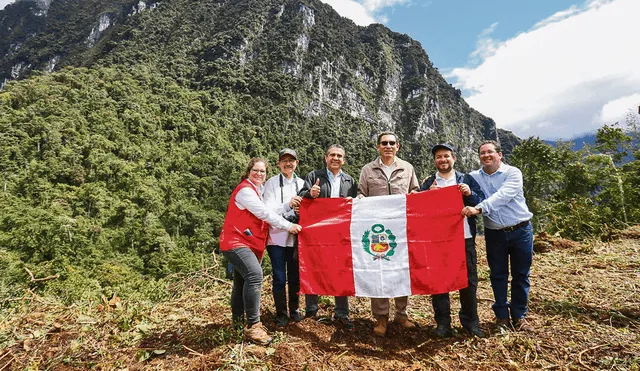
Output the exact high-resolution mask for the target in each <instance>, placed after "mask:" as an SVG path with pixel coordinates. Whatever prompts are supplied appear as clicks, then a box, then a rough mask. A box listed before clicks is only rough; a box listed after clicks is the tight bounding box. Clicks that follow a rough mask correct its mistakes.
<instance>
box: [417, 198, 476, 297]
mask: <svg viewBox="0 0 640 371" xmlns="http://www.w3.org/2000/svg"><path fill="white" fill-rule="evenodd" d="M463 207H464V204H463V202H462V194H461V193H460V191H459V190H458V187H454V186H452V187H445V188H441V189H436V190H430V191H425V192H420V193H418V194H409V195H407V241H409V266H410V268H411V269H410V272H411V273H410V274H411V292H412V293H413V294H414V295H423V294H441V293H445V292H451V291H456V290H459V289H462V288H465V287H467V286H468V279H467V264H466V254H465V247H464V225H463V224H462V223H463V222H464V219H463V216H462V215H461V214H460V212H461V211H462V208H463Z"/></svg>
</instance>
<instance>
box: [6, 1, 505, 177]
mask: <svg viewBox="0 0 640 371" xmlns="http://www.w3.org/2000/svg"><path fill="white" fill-rule="evenodd" d="M0 14H1V16H0V40H3V41H2V42H1V43H0V55H3V57H2V59H0V81H4V83H3V85H4V84H6V82H8V81H10V80H12V79H19V78H24V77H28V76H32V75H33V74H34V73H49V72H52V71H58V70H60V69H61V68H64V67H69V66H71V67H79V66H86V67H95V66H112V65H114V64H115V65H127V66H132V67H133V66H135V65H140V64H145V65H149V66H151V67H152V68H153V69H155V70H157V71H158V72H160V73H162V74H163V75H165V76H171V77H172V78H173V79H175V80H176V81H178V82H179V83H180V84H181V85H184V86H188V87H190V88H192V89H208V88H212V87H216V88H219V89H221V90H222V92H224V93H236V94H237V93H240V94H249V95H250V96H252V97H257V96H261V97H265V98H269V99H270V100H271V102H270V104H271V105H274V106H275V105H281V104H283V105H289V106H290V107H291V111H292V113H294V112H295V113H296V114H297V115H299V116H300V117H298V118H296V120H297V121H301V122H304V121H309V119H313V118H314V117H318V116H321V117H328V116H340V118H338V117H336V119H335V121H345V120H355V121H357V122H358V123H359V125H360V126H362V127H363V129H364V130H362V131H361V132H359V133H358V136H362V137H363V138H362V139H364V143H367V144H370V140H371V139H372V138H373V137H374V135H375V134H376V133H377V132H379V131H381V130H389V129H390V130H395V131H397V132H398V133H399V134H400V135H401V137H402V139H403V143H404V145H405V148H406V149H407V150H409V153H406V152H405V154H404V156H405V157H407V159H409V160H411V161H413V162H414V163H416V165H417V166H418V167H420V168H429V167H430V164H429V162H430V161H429V155H430V153H429V151H428V149H429V147H430V146H431V145H432V144H433V143H435V142H440V141H447V142H452V143H454V144H456V145H457V146H458V147H459V148H460V149H461V153H460V156H459V157H460V158H461V163H460V166H461V167H463V168H468V167H475V166H476V165H477V159H476V157H477V156H475V148H476V147H477V144H478V142H479V141H480V140H481V139H484V138H490V139H498V135H497V130H496V127H495V123H494V122H493V120H491V119H490V118H487V117H485V116H483V115H481V114H480V113H478V112H477V111H475V110H473V109H471V108H470V107H469V106H468V105H467V104H466V102H465V101H464V100H463V99H462V97H461V94H460V91H459V90H457V89H455V88H453V87H452V86H451V85H450V84H448V83H447V82H446V81H445V80H444V79H443V78H442V76H441V75H440V74H439V73H438V71H437V69H436V68H435V67H434V66H433V65H432V63H431V62H430V61H429V59H428V57H427V55H426V53H425V51H424V50H423V49H422V47H421V45H420V44H419V43H418V42H416V41H415V40H412V39H411V38H409V37H408V36H407V35H401V34H397V33H394V32H392V31H390V30H389V29H387V28H386V27H384V26H381V25H378V24H376V25H371V26H368V27H364V28H363V27H358V26H356V25H355V24H354V23H353V22H351V21H350V20H347V19H345V18H342V17H340V16H339V15H338V14H337V13H336V12H335V11H333V9H331V8H330V7H329V6H327V5H325V4H323V3H321V2H319V1H301V0H296V1H292V0H287V1H285V0H243V1H220V0H216V1H214V0H200V1H187V0H173V1H166V2H153V3H146V2H144V1H130V0H129V1H124V0H112V1H101V0H67V1H62V0H37V1H32V0H20V1H18V2H16V3H14V4H11V5H9V6H7V7H6V8H5V10H4V11H2V13H0ZM283 88H284V90H283ZM343 116H346V117H343ZM365 127H366V128H365ZM336 139H342V138H339V136H338V137H336V135H334V137H333V138H331V140H336ZM331 140H329V138H327V139H326V143H328V142H330V141H331ZM294 144H295V143H294ZM369 147H371V146H370V145H369ZM367 152H368V153H367V154H368V155H373V153H372V151H371V150H369V151H367ZM369 157H370V156H369ZM425 158H426V159H425ZM363 159H364V157H363Z"/></svg>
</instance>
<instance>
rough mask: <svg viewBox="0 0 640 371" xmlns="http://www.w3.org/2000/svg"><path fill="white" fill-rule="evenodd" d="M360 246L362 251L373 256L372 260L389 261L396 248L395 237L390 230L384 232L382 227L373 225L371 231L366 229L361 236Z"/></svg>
mask: <svg viewBox="0 0 640 371" xmlns="http://www.w3.org/2000/svg"><path fill="white" fill-rule="evenodd" d="M362 246H363V248H364V251H366V252H367V253H369V254H371V255H373V260H378V259H384V260H386V261H389V257H390V256H393V254H395V249H396V247H397V246H398V244H397V243H396V236H394V235H393V233H391V230H390V229H387V230H385V229H384V225H382V224H374V225H373V226H371V230H369V229H367V230H366V231H365V232H364V234H363V235H362Z"/></svg>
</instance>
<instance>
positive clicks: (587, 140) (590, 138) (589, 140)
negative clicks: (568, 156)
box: [544, 132, 596, 151]
mask: <svg viewBox="0 0 640 371" xmlns="http://www.w3.org/2000/svg"><path fill="white" fill-rule="evenodd" d="M544 142H545V143H547V144H549V145H551V146H554V147H555V146H556V144H557V141H555V140H545V141H544ZM563 142H571V143H573V146H572V147H571V149H572V150H574V151H578V150H580V149H582V148H584V147H585V145H587V146H590V147H593V146H594V145H595V144H596V133H595V132H593V133H587V134H583V135H580V136H577V137H575V138H572V139H569V140H567V141H563Z"/></svg>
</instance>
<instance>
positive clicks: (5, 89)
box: [0, 0, 517, 300]
mask: <svg viewBox="0 0 640 371" xmlns="http://www.w3.org/2000/svg"><path fill="white" fill-rule="evenodd" d="M0 55H1V56H2V58H1V59H0V81H3V83H2V90H1V91H0V136H1V140H0V176H1V178H0V180H1V181H2V185H3V190H2V192H3V197H2V200H1V202H0V215H1V216H0V247H2V248H4V249H5V250H4V251H3V254H4V255H3V259H4V262H5V263H3V264H4V266H5V267H6V268H7V269H9V268H8V267H11V266H14V265H13V264H14V263H15V264H18V263H17V262H23V263H26V264H29V267H31V268H30V269H31V270H32V271H33V273H34V274H36V276H47V275H52V274H61V275H62V278H63V279H60V280H56V281H55V282H50V283H47V284H46V287H47V289H50V290H53V291H56V290H57V291H56V293H57V294H58V295H62V296H66V297H68V298H69V299H70V300H72V299H73V298H78V297H81V296H83V295H94V294H95V293H97V292H100V290H103V292H104V290H107V289H106V288H109V289H108V290H112V289H113V287H125V286H126V287H134V286H136V285H137V284H138V283H140V282H141V281H137V280H138V278H136V277H138V276H137V274H138V273H144V274H147V275H150V276H152V277H157V278H159V277H164V276H165V275H167V274H170V273H171V272H177V271H182V270H188V269H196V268H198V267H199V266H201V265H202V264H205V263H203V262H206V261H207V259H210V256H209V255H208V254H210V252H211V251H212V250H214V249H215V248H216V247H217V236H218V235H219V232H220V228H221V225H222V221H223V219H224V214H225V211H226V205H227V202H228V197H229V195H230V193H231V190H232V189H233V187H234V186H235V185H236V184H237V182H238V179H239V176H240V173H241V171H242V168H243V167H244V166H245V165H246V163H247V161H248V159H249V158H250V157H252V156H265V157H267V158H268V159H269V160H270V161H271V162H272V163H274V162H275V159H276V153H277V151H278V150H279V149H280V148H282V147H284V146H289V147H293V148H295V149H296V150H298V153H299V154H300V157H301V160H302V163H301V166H300V171H299V173H301V174H305V173H306V172H308V171H310V170H311V169H313V168H316V167H319V166H321V160H322V155H323V152H324V150H325V148H326V147H327V146H328V145H330V144H332V143H336V142H337V143H340V144H342V145H343V146H345V147H346V149H347V160H348V164H347V165H346V167H345V170H346V171H347V172H349V173H351V174H352V175H354V176H356V177H357V176H358V174H359V172H360V168H361V167H362V166H363V165H364V164H365V163H367V162H369V161H371V160H372V159H374V158H375V157H376V155H377V153H376V151H375V146H374V144H375V143H374V142H375V137H376V135H377V134H378V133H379V132H381V131H383V130H393V131H395V132H397V133H398V134H399V137H400V139H401V143H402V148H401V150H400V156H401V157H402V158H404V159H406V160H408V161H410V162H411V163H413V164H414V166H415V167H416V169H417V171H418V176H419V177H424V176H426V175H427V174H428V173H431V172H432V171H433V167H432V166H433V165H432V159H431V153H430V148H431V146H432V145H433V144H434V143H436V142H451V143H453V144H454V145H456V146H458V147H459V149H460V151H459V161H458V165H457V167H459V168H460V169H470V168H475V167H476V166H477V165H478V163H477V155H476V148H477V146H478V143H479V142H480V141H481V140H483V139H486V138H490V139H498V138H499V132H498V131H497V130H496V126H495V123H494V122H493V120H491V119H490V118H487V117H485V116H483V115H482V114H480V113H478V112H477V111H475V110H473V109H471V108H470V107H469V106H468V105H467V103H466V102H465V101H464V99H463V98H462V97H461V95H460V91H459V90H457V89H455V88H453V87H452V86H451V85H450V84H448V83H447V82H446V81H445V80H444V79H443V77H442V76H441V75H440V74H439V73H438V71H437V69H436V68H435V67H434V66H433V65H432V63H431V62H430V61H429V58H428V57H427V54H426V53H425V50H424V49H423V48H422V46H421V45H420V44H419V43H418V42H416V41H415V40H412V39H411V38H410V37H408V36H407V35H401V34H398V33H394V32H392V31H390V30H389V29H387V28H386V27H384V26H382V25H371V26H368V27H358V26H356V25H355V24H354V23H353V22H351V21H350V20H348V19H345V18H342V17H340V16H339V15H338V14H337V13H336V12H335V11H333V9H332V8H331V7H329V6H327V5H325V4H323V3H321V2H320V1H315V0H237V1H221V0H169V1H161V2H154V3H149V2H144V1H126V0H112V1H103V0H50V1H49V0H38V1H31V0H19V1H17V2H16V3H13V4H10V5H8V6H7V7H6V8H5V9H4V10H2V11H0ZM509 134H510V133H508V132H506V133H505V135H506V137H509V138H511V139H510V140H504V139H503V141H504V142H505V144H507V146H506V148H505V150H506V151H507V152H509V151H510V147H511V146H512V145H513V143H516V142H517V138H515V136H513V135H512V134H510V135H509ZM506 137H505V136H500V138H501V139H502V138H506ZM272 173H273V171H272ZM20 264H22V263H20ZM20 264H18V265H15V266H16V267H17V266H20ZM74 267H75V268H74ZM77 267H83V268H82V269H76V268H77ZM112 267H119V268H118V269H119V271H118V273H117V274H112V273H109V272H110V270H111V269H113V268H112ZM85 268H89V270H85ZM87 272H89V273H87ZM23 275H24V272H23ZM12 277H13V276H12ZM18 279H22V278H18ZM74 279H75V280H77V282H78V285H77V289H78V291H73V290H70V289H69V288H68V285H65V284H63V282H65V280H66V282H69V281H70V280H74ZM118 285H120V286H118ZM87 287H89V288H94V289H95V290H86V288H87ZM113 290H115V289H113ZM89 293H91V294H89Z"/></svg>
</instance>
